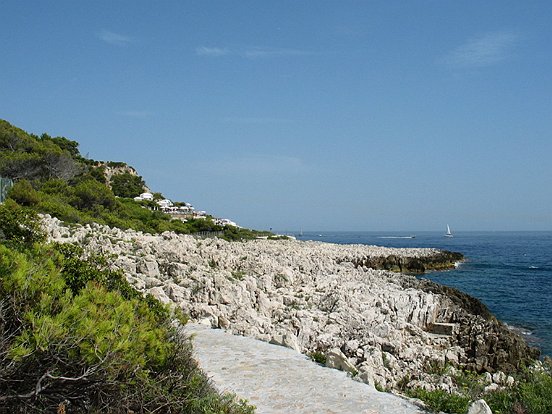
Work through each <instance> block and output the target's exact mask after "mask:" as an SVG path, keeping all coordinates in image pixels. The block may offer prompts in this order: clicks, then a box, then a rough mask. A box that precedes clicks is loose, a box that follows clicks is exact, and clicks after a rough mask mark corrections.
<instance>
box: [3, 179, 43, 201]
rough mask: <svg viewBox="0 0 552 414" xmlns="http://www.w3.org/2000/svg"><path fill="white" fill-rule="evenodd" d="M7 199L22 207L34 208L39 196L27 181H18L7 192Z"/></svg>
mask: <svg viewBox="0 0 552 414" xmlns="http://www.w3.org/2000/svg"><path fill="white" fill-rule="evenodd" d="M8 197H9V198H11V199H12V200H15V201H16V202H17V203H18V204H20V205H22V206H27V207H30V206H34V205H35V204H38V202H39V201H40V195H39V194H38V192H37V191H36V190H35V189H34V188H33V186H32V185H31V183H30V182H29V181H28V180H19V181H18V182H16V183H15V184H14V186H13V187H12V188H11V189H10V191H9V192H8Z"/></svg>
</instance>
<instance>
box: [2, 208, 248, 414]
mask: <svg viewBox="0 0 552 414" xmlns="http://www.w3.org/2000/svg"><path fill="white" fill-rule="evenodd" d="M44 240H45V237H44V235H43V234H42V232H41V230H40V225H39V221H38V217H37V216H36V214H35V212H34V211H33V210H31V209H29V208H24V207H20V206H18V205H17V204H16V203H15V202H13V201H11V200H8V201H7V202H6V203H4V204H2V205H0V413H15V412H22V413H26V412H29V413H30V412H58V413H66V412H72V413H89V412H98V413H100V412H101V413H104V412H105V413H110V412H111V413H123V412H124V413H131V412H134V413H151V412H164V413H236V414H241V413H251V412H253V408H252V407H250V406H248V405H247V404H246V403H244V402H242V401H237V400H236V399H235V398H234V397H233V396H232V395H220V394H219V393H217V392H216V391H215V390H214V389H213V388H212V387H211V385H210V384H209V381H208V379H207V378H206V376H205V375H204V374H203V373H202V372H201V371H200V369H199V368H198V367H197V364H196V363H195V361H194V360H193V359H192V355H191V344H190V342H189V339H188V338H186V337H184V336H183V335H182V333H181V332H180V331H179V328H178V326H181V324H183V323H186V318H185V316H184V315H182V314H180V313H176V314H175V313H171V311H170V309H169V308H168V307H165V306H163V305H161V303H160V302H158V301H157V300H156V299H154V298H153V297H151V296H146V297H143V296H142V295H141V294H140V293H139V292H137V291H136V290H135V289H134V288H133V287H131V286H130V285H129V284H128V282H127V281H126V280H125V278H124V277H123V275H122V274H121V273H118V272H113V271H110V270H109V269H108V267H107V263H106V262H105V261H104V260H103V259H102V258H101V257H89V258H88V259H86V260H83V259H82V258H81V254H82V251H81V249H80V248H78V247H76V246H73V245H57V244H46V243H45V242H44Z"/></svg>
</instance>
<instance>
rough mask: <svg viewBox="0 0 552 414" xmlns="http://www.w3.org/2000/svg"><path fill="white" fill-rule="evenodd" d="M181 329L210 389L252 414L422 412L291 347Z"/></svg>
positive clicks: (194, 327) (198, 328)
mask: <svg viewBox="0 0 552 414" xmlns="http://www.w3.org/2000/svg"><path fill="white" fill-rule="evenodd" d="M185 331H186V332H187V333H188V334H192V333H193V334H194V339H193V346H194V354H195V357H196V358H197V360H198V361H199V365H200V366H201V368H202V369H203V370H204V371H205V372H206V373H207V375H208V376H209V377H210V378H211V380H212V382H213V384H214V385H215V387H217V388H218V389H219V390H220V391H228V392H232V393H235V394H237V395H238V396H239V397H241V398H246V399H247V400H249V402H250V403H251V404H253V405H255V406H256V407H257V411H256V412H257V413H258V414H282V413H294V414H312V413H317V414H342V413H347V414H414V413H422V411H421V410H420V409H418V408H417V407H416V406H414V405H413V404H411V403H410V402H408V401H406V400H404V399H402V398H400V397H397V396H394V395H391V394H387V393H383V392H378V391H377V390H376V389H374V388H373V387H371V386H369V385H367V384H363V383H361V382H358V381H354V380H353V379H351V378H350V377H348V376H347V374H346V373H345V372H342V371H338V370H335V369H329V368H325V367H322V366H320V365H318V364H316V363H314V362H312V361H310V360H309V359H308V358H307V357H306V356H304V355H301V354H299V353H297V352H295V351H294V350H292V349H288V348H285V347H282V346H278V345H272V344H269V343H266V342H262V341H258V340H255V339H252V338H247V337H243V336H235V335H231V334H229V333H227V332H225V331H223V330H220V329H210V328H208V327H206V326H201V325H192V324H189V325H187V326H186V330H185Z"/></svg>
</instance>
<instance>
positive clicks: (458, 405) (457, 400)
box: [407, 388, 470, 414]
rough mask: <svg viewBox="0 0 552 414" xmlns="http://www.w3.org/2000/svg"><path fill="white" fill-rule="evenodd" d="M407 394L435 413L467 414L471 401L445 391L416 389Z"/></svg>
mask: <svg viewBox="0 0 552 414" xmlns="http://www.w3.org/2000/svg"><path fill="white" fill-rule="evenodd" d="M407 393H408V395H409V396H410V397H413V398H419V399H420V400H422V401H423V402H424V403H425V404H426V405H427V407H428V408H429V409H430V410H432V411H434V412H440V411H444V412H446V413H457V414H465V413H466V412H467V411H468V406H469V403H470V399H469V398H468V397H466V396H463V395H457V394H450V393H448V392H446V391H443V390H434V391H426V390H424V389H422V388H415V389H411V390H408V392H407Z"/></svg>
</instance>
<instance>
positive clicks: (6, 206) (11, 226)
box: [0, 200, 45, 246]
mask: <svg viewBox="0 0 552 414" xmlns="http://www.w3.org/2000/svg"><path fill="white" fill-rule="evenodd" d="M44 239H45V235H44V232H43V231H42V229H41V227H40V224H39V222H38V218H37V215H36V213H35V212H34V211H33V210H30V209H28V208H23V207H20V206H19V205H18V204H17V203H16V202H15V201H13V200H6V202H5V203H3V204H0V241H2V240H5V241H7V242H8V243H11V244H14V245H17V246H25V245H26V246H30V245H32V244H33V243H37V242H41V241H43V240H44Z"/></svg>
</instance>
